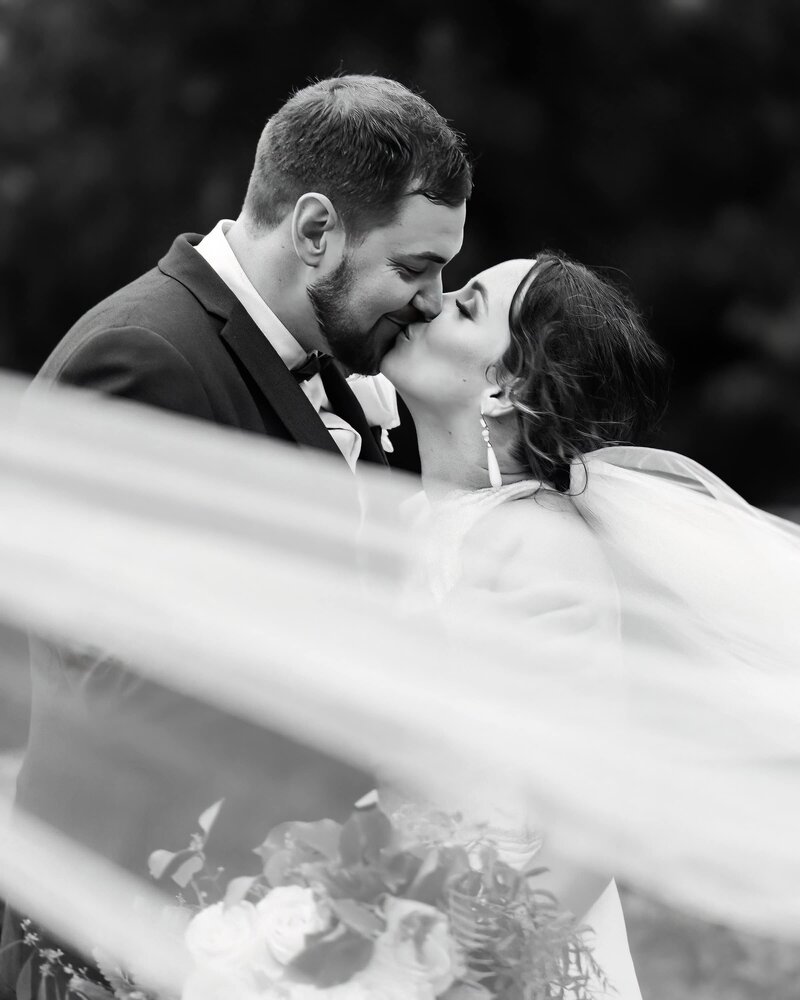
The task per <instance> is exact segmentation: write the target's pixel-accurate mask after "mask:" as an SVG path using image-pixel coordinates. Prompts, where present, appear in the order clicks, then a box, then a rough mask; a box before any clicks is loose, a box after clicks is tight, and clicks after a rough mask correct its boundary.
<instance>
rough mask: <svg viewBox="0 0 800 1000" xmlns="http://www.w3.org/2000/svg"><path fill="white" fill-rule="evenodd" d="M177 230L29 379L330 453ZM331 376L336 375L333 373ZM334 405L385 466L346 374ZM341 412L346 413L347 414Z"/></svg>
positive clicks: (258, 338)
mask: <svg viewBox="0 0 800 1000" xmlns="http://www.w3.org/2000/svg"><path fill="white" fill-rule="evenodd" d="M200 239H201V237H200V236H197V235H194V234H187V235H184V236H179V237H178V238H177V239H176V240H175V242H174V243H173V244H172V247H171V249H170V251H169V253H168V254H167V255H166V256H165V257H163V258H162V259H161V260H160V261H159V263H158V267H157V268H154V269H153V270H152V271H148V272H147V274H144V275H142V277H141V278H138V279H137V280H136V281H134V282H132V283H131V284H130V285H127V286H126V287H125V288H122V289H120V291H118V292H115V293H114V294H113V295H111V296H110V297H109V298H107V299H105V300H104V301H103V302H101V303H100V304H99V305H97V306H95V308H94V309H92V310H90V311H89V312H88V313H86V315H85V316H83V317H81V319H79V320H78V322H77V323H76V324H75V325H74V326H73V327H72V329H71V330H70V331H69V332H68V333H67V334H66V336H65V337H64V338H63V339H62V340H61V342H60V343H59V344H58V346H57V347H56V348H55V350H54V351H53V353H52V354H51V355H50V357H49V358H48V359H47V361H46V362H45V364H44V366H43V368H42V370H41V371H40V372H39V374H38V376H37V378H36V381H37V382H39V383H41V382H42V381H55V382H64V383H68V384H71V385H75V386H83V387H86V388H90V389H95V390H97V391H100V392H103V393H107V394H109V395H114V396H121V397H124V398H127V399H132V400H136V401H138V402H141V403H148V404H150V405H152V406H158V407H161V408H162V409H165V410H172V411H174V412H176V413H182V414H185V415H187V416H190V417H199V418H201V419H204V420H211V421H213V422H214V423H217V424H224V425H225V426H228V427H237V428H240V429H242V430H246V431H251V432H253V433H255V434H266V435H269V436H270V437H278V438H283V439H284V440H288V441H296V442H297V443H298V444H301V445H308V446H311V447H314V448H321V449H323V450H326V451H332V452H335V453H338V448H337V447H336V445H335V443H334V441H333V439H332V438H331V436H330V433H329V432H328V431H327V429H326V428H325V425H324V424H323V423H322V421H321V420H320V418H319V416H318V414H317V413H316V412H315V410H314V408H313V407H312V405H311V404H310V402H309V401H308V399H307V397H306V395H305V393H303V392H302V390H301V389H300V388H299V386H298V385H297V383H296V381H295V379H294V378H293V376H292V375H291V373H290V372H289V371H288V370H287V368H286V365H285V364H284V363H283V361H282V360H281V359H280V357H279V356H278V354H277V353H276V351H275V350H274V348H273V347H272V345H271V344H270V343H269V341H268V340H267V339H266V337H264V335H263V334H262V333H261V331H260V330H259V329H258V328H257V327H256V325H255V323H254V322H253V321H252V319H251V318H250V316H249V315H248V313H247V311H246V310H245V309H244V307H243V306H242V305H241V304H240V303H239V301H238V299H237V298H236V297H235V295H234V294H233V292H231V291H230V289H229V288H228V287H227V285H225V284H224V282H223V281H222V280H221V279H220V278H219V277H218V276H217V274H216V273H215V272H214V271H213V269H212V268H211V267H210V266H209V265H208V263H207V262H206V261H205V260H204V259H203V258H202V257H201V256H200V255H199V254H198V253H197V252H196V251H195V250H194V249H193V246H194V245H195V244H196V243H198V242H199V241H200ZM334 377H336V376H334ZM337 382H338V384H337V386H336V395H337V401H336V404H337V411H338V410H339V404H340V403H341V404H342V412H340V413H339V415H340V416H341V417H343V418H344V419H346V420H349V421H350V422H351V424H352V425H353V427H354V429H355V430H357V431H358V432H359V433H360V434H361V437H362V451H361V459H362V460H365V461H369V462H378V463H382V464H386V457H385V455H384V453H383V450H382V449H381V448H380V446H379V444H378V442H377V441H376V435H375V430H374V429H371V428H370V427H369V426H368V424H367V422H366V419H365V418H364V414H363V411H362V410H361V408H360V406H359V405H358V402H357V401H356V399H355V396H353V393H352V392H351V391H350V389H349V387H348V386H347V383H346V381H345V379H344V376H339V377H338V378H337ZM345 410H346V412H345Z"/></svg>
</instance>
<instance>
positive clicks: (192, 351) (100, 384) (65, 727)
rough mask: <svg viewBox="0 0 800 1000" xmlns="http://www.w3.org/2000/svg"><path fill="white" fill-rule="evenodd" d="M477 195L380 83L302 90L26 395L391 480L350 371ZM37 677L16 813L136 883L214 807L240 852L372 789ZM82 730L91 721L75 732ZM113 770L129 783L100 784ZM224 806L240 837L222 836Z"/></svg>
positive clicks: (15, 957)
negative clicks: (162, 412) (130, 405)
mask: <svg viewBox="0 0 800 1000" xmlns="http://www.w3.org/2000/svg"><path fill="white" fill-rule="evenodd" d="M470 190H471V170H470V166H469V163H468V161H467V158H466V154H465V151H464V147H463V144H462V140H461V139H460V137H459V136H458V135H457V134H456V133H455V132H454V131H453V130H452V129H451V128H450V127H449V126H448V124H447V122H446V121H445V120H444V119H443V118H442V117H441V116H440V115H439V114H438V113H437V112H436V111H435V109H434V108H433V107H431V105H430V104H428V103H427V102H426V101H424V100H423V99H422V98H421V97H419V96H418V95H416V94H413V93H412V92H411V91H409V90H407V89H406V88H405V87H403V86H402V85H400V84H399V83H396V82H394V81H392V80H388V79H383V78H381V77H368V76H342V77H336V78H333V79H328V80H322V81H320V82H318V83H315V84H313V85H311V86H309V87H306V88H305V89H303V90H300V91H299V92H298V93H296V94H295V95H294V96H293V97H292V98H291V99H290V100H289V101H287V102H286V104H284V105H283V107H281V108H280V110H279V111H278V112H277V113H276V114H275V115H274V116H273V117H272V118H271V119H270V120H269V121H268V122H267V125H266V127H265V129H264V131H263V133H262V135H261V138H260V141H259V144H258V147H257V150H256V157H255V164H254V167H253V171H252V175H251V178H250V182H249V186H248V188H247V193H246V195H245V199H244V205H243V208H242V211H241V214H240V215H239V217H238V218H237V219H236V220H235V221H226V220H223V221H221V222H219V223H218V224H217V225H216V226H215V227H214V229H213V230H212V231H211V232H210V233H208V234H207V235H206V236H204V237H201V236H198V235H193V234H187V235H183V236H179V237H177V239H176V240H175V242H174V243H173V245H172V247H171V248H170V250H169V251H168V252H167V254H166V255H165V256H164V257H163V258H162V259H161V260H160V261H159V263H158V266H157V267H156V268H154V269H153V270H151V271H149V272H148V273H147V274H145V275H143V276H142V277H140V278H138V279H137V280H135V281H134V282H133V283H132V284H130V285H128V286H126V287H125V288H123V289H121V290H120V291H118V292H116V293H114V294H113V295H111V296H110V297H109V298H108V299H106V300H105V301H104V302H101V303H100V304H99V305H97V306H95V307H94V308H93V309H91V310H90V311H89V312H88V313H87V314H86V315H85V316H83V317H82V318H81V319H80V320H78V322H77V323H76V324H75V326H73V327H72V329H71V330H70V331H69V332H68V333H67V334H66V335H65V337H64V338H63V339H62V341H61V342H60V343H59V344H58V345H57V347H56V348H55V350H54V352H53V353H52V355H51V356H50V357H49V358H48V360H47V361H46V363H45V365H44V367H43V368H42V370H41V372H40V373H39V375H38V376H37V378H36V380H35V381H36V383H37V385H38V386H40V387H45V386H46V385H47V384H49V383H54V382H55V383H58V382H60V383H67V384H70V385H73V386H78V387H83V388H86V389H91V390H95V391H98V392H101V393H105V394H108V395H112V396H119V397H123V398H126V399H129V400H133V401H136V402H139V403H143V404H147V405H150V406H156V407H160V408H163V409H166V410H170V411H173V412H174V413H177V414H181V415H184V416H186V417H192V418H199V419H202V420H208V421H212V422H213V423H217V424H222V425H224V426H227V427H231V428H237V429H240V430H244V431H249V432H251V433H254V434H262V435H266V436H269V437H275V438H280V439H283V440H286V441H289V442H295V443H296V444H298V445H302V446H307V447H312V448H319V449H321V450H323V451H329V452H333V453H337V454H338V453H341V456H342V458H343V460H344V461H346V462H347V464H348V465H349V466H350V468H351V469H352V470H353V471H356V469H357V467H358V464H359V463H360V462H364V461H368V462H373V463H379V464H385V463H386V457H385V454H384V451H383V448H382V447H381V434H380V430H381V426H383V427H385V426H387V425H389V424H390V423H391V416H392V414H391V409H392V407H391V405H388V406H387V405H386V402H387V401H386V397H385V394H382V393H381V388H382V387H381V385H380V384H378V386H377V391H376V389H375V387H374V386H371V385H370V382H369V381H367V380H353V381H352V382H348V380H347V378H346V373H350V372H354V373H361V374H364V375H373V374H374V373H376V372H377V370H378V365H379V363H380V360H381V358H382V356H383V354H384V353H385V352H386V351H387V350H388V349H389V348H390V347H391V346H392V344H393V343H394V341H395V339H396V338H397V336H398V335H399V334H400V333H401V331H402V330H403V329H404V327H405V326H406V325H407V324H409V323H412V322H419V321H424V320H430V319H432V318H433V317H434V316H436V315H437V314H438V313H439V311H440V309H441V296H442V281H441V273H442V269H443V267H444V266H445V265H446V264H447V263H448V262H449V261H450V260H451V259H452V258H453V257H454V256H455V254H456V253H458V251H459V249H460V247H461V241H462V234H463V226H464V217H465V204H466V200H467V198H468V197H469V194H470ZM331 356H332V358H333V359H335V361H334V360H332V358H331ZM354 388H355V389H356V391H357V392H358V393H359V395H360V398H362V399H364V400H366V402H367V411H368V412H365V410H364V409H363V408H362V406H361V405H360V403H359V399H358V398H357V396H356V394H355V393H354V391H353V390H354ZM389 402H390V403H391V400H390V401H389ZM384 440H385V436H384ZM267 599H268V595H265V600H267ZM309 614H310V618H311V620H312V621H313V608H312V609H309ZM301 638H302V637H298V639H299V641H300V639H301ZM32 669H33V672H34V677H35V678H36V683H35V690H36V696H35V703H34V706H33V722H32V724H31V733H30V740H29V746H28V751H27V754H26V759H25V763H24V765H23V769H22V772H21V775H20V779H19V783H18V794H17V802H18V804H19V806H20V807H21V808H22V809H24V810H27V811H28V812H29V813H31V814H33V815H34V816H37V817H40V818H42V819H44V820H45V821H46V822H49V823H52V824H53V825H55V826H57V827H58V828H60V829H62V830H64V832H66V833H67V834H68V835H69V836H70V837H74V838H75V839H76V840H78V841H79V842H81V843H83V844H85V845H86V846H88V847H90V848H91V849H92V850H94V851H96V852H98V853H100V854H103V855H105V856H107V857H109V858H111V859H112V860H113V861H114V862H116V863H117V864H119V865H121V866H123V867H125V868H128V869H130V870H131V871H133V872H135V873H136V874H138V875H140V876H146V872H147V868H146V862H147V855H148V853H149V851H151V850H152V849H154V848H156V847H165V848H177V847H180V846H181V845H182V844H183V843H184V842H185V840H186V837H187V836H188V835H189V834H190V833H191V832H192V830H193V829H194V828H195V820H196V817H197V815H198V814H199V812H200V810H201V809H203V808H204V807H205V806H207V805H209V804H210V803H211V802H213V801H214V800H215V799H216V798H219V797H221V796H223V795H224V796H226V808H225V810H224V811H223V814H224V815H223V816H221V817H220V821H219V822H218V825H217V827H215V833H216V832H217V829H218V828H220V829H221V831H222V832H221V833H220V838H221V842H220V847H221V853H223V854H224V853H225V852H226V851H227V850H228V849H230V851H229V853H230V854H231V856H233V854H234V853H235V852H236V851H238V850H239V849H240V848H241V849H243V850H244V849H246V850H248V851H249V849H251V848H252V847H254V846H255V844H256V843H258V842H259V840H258V836H261V837H262V838H263V835H264V834H265V833H266V831H267V830H268V829H269V826H270V825H271V824H273V823H275V822H278V821H282V820H285V819H288V818H314V817H313V816H311V815H309V816H306V817H304V816H298V815H297V814H296V813H294V814H293V810H294V808H295V806H296V800H293V799H292V795H293V794H295V793H296V791H297V786H298V785H300V784H301V782H302V783H306V782H308V786H309V788H310V795H311V797H312V798H313V799H314V801H315V805H314V813H315V815H316V816H317V817H319V816H323V815H329V814H330V813H331V811H335V810H336V809H337V808H338V811H339V812H341V811H342V810H343V809H345V810H346V807H347V803H348V801H354V800H355V798H356V797H358V796H359V795H360V794H362V793H363V792H364V791H366V790H367V788H368V787H369V786H368V785H367V786H364V785H363V783H362V781H363V776H362V775H360V774H358V773H357V772H355V771H351V770H350V769H349V768H346V767H345V766H344V765H337V764H332V763H331V762H324V761H322V760H321V759H317V757H316V756H315V754H314V752H313V751H311V750H309V749H308V748H303V747H298V746H295V745H293V744H290V743H289V742H288V741H286V740H284V739H283V738H282V737H279V736H277V735H276V734H264V733H263V732H261V731H255V730H254V729H251V730H248V728H247V726H246V725H245V724H243V723H238V722H236V720H230V719H226V718H225V717H224V716H223V714H222V713H220V712H217V711H216V710H215V709H214V708H213V707H211V706H208V705H206V704H201V703H199V702H192V701H191V700H190V699H187V698H185V697H182V696H178V695H176V694H175V693H173V692H170V691H168V690H167V689H164V688H160V687H158V686H156V685H153V684H145V683H143V682H140V681H138V680H137V679H135V678H132V676H131V675H130V674H129V673H128V672H127V671H126V670H125V667H124V665H120V664H116V663H114V661H113V660H109V659H108V658H105V659H104V658H102V657H101V658H97V659H95V660H92V659H91V657H90V656H88V655H87V654H85V653H80V654H79V653H76V652H74V651H69V650H64V649H57V648H55V647H52V646H50V645H49V644H46V643H43V642H37V641H35V640H34V641H33V642H32ZM221 669H222V670H224V664H221ZM70 699H72V701H73V702H74V704H70ZM37 700H38V703H37ZM98 705H99V706H100V708H99V709H98V708H97V706H98ZM84 715H85V716H86V717H87V718H88V719H89V724H87V725H83V726H79V725H76V724H75V720H76V719H81V718H83V717H84ZM131 719H132V720H134V721H135V722H136V723H137V726H138V727H139V729H138V733H139V735H140V740H141V741H142V742H144V743H145V744H146V743H147V740H148V739H152V741H153V745H154V747H155V748H158V747H159V746H160V745H161V744H160V743H159V740H163V738H164V734H166V733H168V734H169V735H170V736H171V738H172V739H173V742H174V744H175V746H176V747H177V748H178V749H179V750H181V751H182V753H183V757H184V758H185V759H186V760H191V759H192V756H193V753H194V752H195V750H194V748H196V749H197V752H198V753H200V752H201V751H202V753H203V754H205V755H206V759H208V760H209V762H210V765H211V766H210V769H209V772H210V773H211V772H213V770H214V764H215V747H216V748H217V749H218V751H219V753H218V758H217V759H218V760H220V761H222V760H227V761H228V762H229V764H235V765H236V768H235V771H229V772H228V773H224V771H223V769H222V768H221V767H219V768H218V769H217V773H216V774H215V776H214V777H215V778H216V783H217V786H218V787H217V786H215V785H214V780H213V779H212V777H211V776H208V777H206V776H204V775H203V773H202V769H199V768H198V767H196V766H195V767H193V768H189V769H188V771H187V773H186V774H182V775H180V776H179V781H178V782H177V783H178V784H179V787H180V789H181V795H180V800H178V797H177V796H176V794H175V787H176V774H169V775H168V774H164V773H163V768H162V767H161V764H162V762H161V761H160V760H159V757H158V754H157V753H155V752H154V756H153V759H152V761H147V760H146V759H145V758H144V756H142V757H141V759H140V757H139V756H137V755H139V754H141V753H142V751H143V750H145V749H146V746H144V747H142V746H141V745H140V746H136V747H134V748H133V754H132V755H131V757H130V759H128V758H126V756H125V753H126V752H127V751H130V749H131V748H130V746H128V747H126V744H125V740H126V739H129V738H130V735H131V734H130V732H129V733H127V734H126V733H124V732H122V730H123V729H124V725H122V723H123V722H127V721H128V720H131ZM148 734H149V735H148ZM237 740H238V741H241V748H240V747H239V746H238V744H236V742H235V741H237ZM232 741H233V742H232ZM265 741H266V742H265ZM239 751H240V752H239ZM115 754H116V755H117V756H118V758H119V762H120V764H119V769H120V771H121V773H127V771H129V772H130V773H131V775H132V779H131V780H129V781H127V782H123V781H120V782H116V783H114V782H110V781H108V780H105V781H100V780H97V781H95V780H93V773H94V770H93V769H94V768H95V767H97V766H98V765H99V764H107V763H108V762H109V761H113V760H114V759H115ZM245 760H249V761H250V763H251V764H252V766H253V768H254V770H253V772H252V774H251V773H248V772H247V771H246V769H244V765H242V766H241V767H240V766H239V762H241V761H245ZM126 769H127V770H126ZM134 772H135V773H134ZM198 772H199V773H198ZM316 775H322V777H315V776H316ZM134 779H135V780H134ZM293 779H294V781H293ZM193 781H194V784H192V782H193ZM259 782H260V783H259ZM315 782H316V784H315ZM237 794H238V796H239V798H240V800H241V804H242V805H243V806H244V811H243V814H242V815H244V813H246V814H247V821H245V820H241V821H240V820H239V819H237V811H236V801H235V800H236V798H237ZM340 799H341V800H342V801H339V800H340ZM254 802H259V804H260V805H261V806H263V816H257V815H256V811H255V810H253V809H252V805H253V803H254ZM226 821H227V834H228V835H229V836H230V841H229V842H228V843H222V840H224V837H225V836H226V832H225V823H226ZM256 821H257V822H256ZM255 826H259V827H260V829H257V830H256V829H255ZM251 827H253V828H251ZM250 838H254V839H250ZM251 857H252V855H251ZM19 937H20V929H19V922H18V920H17V918H16V917H15V916H14V915H13V914H11V913H9V914H7V915H6V921H5V927H4V931H3V945H4V946H5V945H10V947H9V948H8V949H6V950H4V951H3V952H2V958H1V959H0V996H7V995H8V996H13V995H14V994H13V991H14V987H15V983H16V979H17V976H18V974H19V971H20V969H21V968H22V966H23V964H24V963H25V961H26V960H27V958H28V957H30V956H29V955H28V954H27V952H26V949H25V947H24V946H22V945H21V944H20V945H19V946H15V945H14V941H15V940H18V939H19ZM34 957H35V956H34ZM35 965H36V964H35V962H34V963H33V967H34V969H35Z"/></svg>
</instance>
